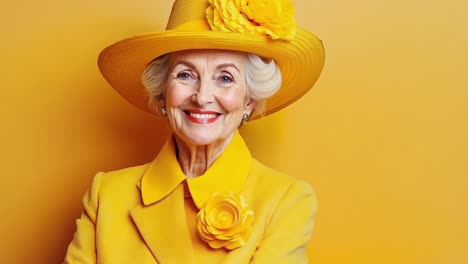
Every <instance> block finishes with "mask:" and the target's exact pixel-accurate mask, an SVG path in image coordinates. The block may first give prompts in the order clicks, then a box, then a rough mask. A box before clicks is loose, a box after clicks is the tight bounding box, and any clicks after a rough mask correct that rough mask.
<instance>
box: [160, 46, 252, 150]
mask: <svg viewBox="0 0 468 264" xmlns="http://www.w3.org/2000/svg"><path fill="white" fill-rule="evenodd" d="M246 65H247V54H245V53H241V52H233V51H221V50H189V51H179V52H175V53H171V54H170V56H169V75H168V79H167V82H166V99H165V104H166V111H167V117H168V119H169V123H170V125H171V127H172V129H173V130H174V132H175V134H176V135H177V136H178V137H180V138H181V139H182V140H183V141H184V142H185V143H186V144H189V145H208V144H212V143H215V142H220V141H224V140H226V139H227V138H229V136H231V135H232V133H233V132H234V131H235V130H236V129H237V127H238V126H239V124H240V123H241V122H242V116H243V115H244V114H245V113H247V114H249V115H250V113H251V111H252V109H253V107H254V102H253V101H252V100H250V99H249V98H248V97H247V86H246V76H245V74H246Z"/></svg>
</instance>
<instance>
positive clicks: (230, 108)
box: [218, 93, 245, 113]
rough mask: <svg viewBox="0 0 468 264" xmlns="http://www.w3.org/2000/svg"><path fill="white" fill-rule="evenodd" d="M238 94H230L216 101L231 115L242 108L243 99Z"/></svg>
mask: <svg viewBox="0 0 468 264" xmlns="http://www.w3.org/2000/svg"><path fill="white" fill-rule="evenodd" d="M244 97H245V95H244V96H243V95H242V94H240V93H231V94H228V95H224V96H222V97H221V98H219V99H218V102H219V103H220V104H221V106H222V107H223V108H224V110H226V112H228V113H231V112H234V111H236V110H238V109H239V108H243V103H244V99H243V98H244Z"/></svg>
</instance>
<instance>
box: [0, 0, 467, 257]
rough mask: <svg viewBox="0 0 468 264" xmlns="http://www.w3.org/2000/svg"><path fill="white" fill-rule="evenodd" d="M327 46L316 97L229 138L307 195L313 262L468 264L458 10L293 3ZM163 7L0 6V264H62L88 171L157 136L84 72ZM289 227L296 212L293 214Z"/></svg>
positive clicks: (118, 1)
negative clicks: (310, 191) (314, 207)
mask: <svg viewBox="0 0 468 264" xmlns="http://www.w3.org/2000/svg"><path fill="white" fill-rule="evenodd" d="M294 2H295V5H296V13H297V21H298V24H299V25H301V26H302V27H304V28H306V29H308V30H310V31H312V32H314V33H316V34H317V35H318V36H319V37H320V38H321V39H322V40H323V41H324V44H325V48H326V63H325V68H324V71H323V74H322V76H321V78H320V79H319V81H318V83H317V85H316V86H315V87H314V88H313V89H312V90H311V91H310V92H309V93H308V94H307V95H306V96H304V97H303V98H302V99H300V100H299V101H298V102H297V103H296V104H294V105H292V106H290V107H288V108H286V109H284V110H282V111H280V112H278V113H276V114H274V115H272V116H268V117H266V118H264V119H261V120H259V121H255V122H252V123H249V124H248V125H247V126H245V127H244V128H242V129H241V133H242V135H243V136H244V138H245V139H246V141H247V143H248V145H249V147H250V149H251V151H252V153H253V155H254V156H255V157H257V158H258V159H259V160H261V161H263V162H264V163H266V164H267V165H269V166H271V167H273V168H275V169H277V170H280V171H283V172H285V173H287V174H289V175H292V176H294V177H297V178H302V179H305V180H307V181H309V182H310V183H311V184H312V185H313V186H314V188H315V190H316V192H317V195H318V199H319V211H318V214H317V222H316V229H315V233H314V236H313V239H312V241H311V243H310V245H309V248H308V253H309V256H310V259H311V263H319V264H328V263H356V264H357V263H359V264H364V263H379V264H385V263H412V264H413V263H427V264H435V263H438V264H447V263H450V264H466V263H468V250H467V248H468V224H467V223H468V205H467V204H468V191H467V189H468V16H467V15H466V14H467V11H468V2H467V1H465V0H447V1H417V0H412V1H411V0H410V1H407V0H395V1H375V0H374V1H371V0H356V1H340V0H326V1H316V0H314V1H306V0H302V1H299V0H296V1H294ZM171 5H172V1H157V0H141V1H123V0H112V1H110V0H101V1H94V0H93V1H91V0H83V1H72V2H70V1H58V0H43V1H3V3H2V7H1V11H0V13H1V14H2V15H1V16H0V22H1V25H2V27H1V29H0V32H1V41H0V65H1V68H0V69H1V74H0V83H1V85H2V87H1V97H0V98H1V104H0V115H1V116H0V117H1V121H2V123H1V129H0V147H1V159H0V160H1V166H0V168H1V170H0V181H1V184H0V195H1V202H0V209H1V212H2V213H1V218H0V219H1V220H0V221H1V223H0V234H1V238H0V244H1V245H0V251H1V252H0V263H60V262H61V261H62V259H63V257H64V254H65V251H66V247H67V245H68V243H69V242H70V240H71V238H72V235H73V232H74V231H75V219H76V218H77V217H79V215H80V211H81V197H82V195H83V193H84V191H85V190H86V188H87V187H88V186H89V184H90V182H91V179H92V177H93V176H94V174H95V173H97V172H99V171H109V170H115V169H119V168H123V167H127V166H132V165H138V164H142V163H146V162H148V161H150V160H152V159H153V158H154V156H155V155H156V154H157V152H158V150H159V148H160V147H161V144H162V142H163V141H164V140H165V138H166V137H167V136H168V127H167V125H165V124H164V121H162V120H160V119H155V118H154V117H153V116H151V115H149V114H146V113H144V112H141V111H139V110H137V109H135V108H134V107H133V106H131V105H129V104H128V103H126V102H125V101H124V100H123V99H122V98H120V97H119V96H118V95H117V94H116V92H114V91H113V90H112V89H111V88H110V87H109V85H108V84H107V83H106V82H105V81H104V79H103V78H102V77H101V76H100V74H99V71H98V69H97V66H96V59H97V55H98V53H99V52H100V50H101V49H102V48H104V47H105V46H107V45H108V44H110V43H113V42H115V41H117V40H120V39H122V38H124V37H127V36H130V35H133V34H136V33H141V32H147V31H155V30H156V31H159V30H163V29H164V27H165V23H166V21H167V17H168V15H169V12H170V8H171ZM292 217H293V216H292Z"/></svg>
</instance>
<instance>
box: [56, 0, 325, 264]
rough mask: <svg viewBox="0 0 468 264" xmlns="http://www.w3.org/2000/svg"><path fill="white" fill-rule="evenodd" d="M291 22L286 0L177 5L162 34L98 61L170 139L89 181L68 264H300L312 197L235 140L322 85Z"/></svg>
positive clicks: (309, 38)
mask: <svg viewBox="0 0 468 264" xmlns="http://www.w3.org/2000/svg"><path fill="white" fill-rule="evenodd" d="M293 13H294V10H293V6H292V4H291V2H290V1H289V0H282V1H281V0H272V1H266V0H263V1H262V0H250V1H248V0H237V1H236V0H231V1H229V0H210V1H204V0H178V1H175V3H174V7H173V9H172V12H171V16H170V18H169V22H168V27H167V31H164V32H160V33H150V34H145V35H138V36H135V37H132V38H129V39H125V40H123V41H120V42H117V43H115V44H113V45H111V46H109V47H107V48H106V49H105V50H104V51H103V52H102V53H101V54H100V57H99V67H100V70H101V72H102V74H103V75H104V77H105V78H106V79H107V81H108V82H109V83H110V84H111V85H112V87H113V88H114V89H115V90H116V91H117V92H119V93H120V94H121V95H122V96H123V97H124V98H125V99H127V100H128V101H129V102H130V103H132V104H134V105H135V106H137V107H139V108H142V109H143V110H146V111H151V112H154V113H159V114H160V115H161V116H163V117H164V118H166V119H167V122H168V123H169V124H170V127H171V128H172V130H173V134H172V135H171V137H170V138H169V139H168V140H167V142H166V143H165V145H164V146H163V148H162V149H161V151H160V152H159V154H158V155H157V157H156V158H155V159H154V161H153V162H151V163H149V164H145V165H141V166H136V167H132V168H126V169H122V170H118V171H113V172H108V173H98V174H97V175H96V176H95V178H94V180H93V183H92V185H91V188H90V189H89V190H88V192H87V193H86V194H85V196H84V198H83V203H84V211H83V213H82V216H81V218H80V219H78V220H77V231H76V233H75V236H74V238H73V241H72V242H71V244H70V245H69V247H68V252H67V255H66V258H65V263H113V264H114V263H138V264H144V263H236V264H237V263H306V262H307V256H306V244H307V242H308V241H309V239H310V237H311V233H312V227H313V221H314V214H315V211H316V207H317V206H316V200H315V196H314V193H313V191H312V189H311V188H310V187H309V185H308V184H307V183H305V182H301V181H297V180H295V179H293V178H291V177H289V176H286V175H283V174H281V173H279V172H276V171H274V170H273V169H270V168H268V167H266V166H265V165H263V164H261V163H260V162H258V161H257V160H255V159H254V158H253V157H252V156H251V155H250V152H249V150H248V148H247V146H246V144H245V143H244V141H243V140H242V138H241V136H240V135H239V133H238V131H237V128H238V127H239V126H240V125H241V124H244V123H246V122H247V121H248V120H249V119H251V120H253V119H256V118H259V117H262V116H264V115H268V114H271V113H273V112H275V111H278V110H280V109H282V108H283V107H285V106H287V105H289V104H291V103H292V102H294V101H295V100H297V99H298V98H300V97H301V96H302V95H303V94H305V93H306V92H307V91H308V90H309V89H310V88H311V87H312V85H313V84H314V83H315V81H316V80H317V78H318V76H319V75H320V72H321V69H322V66H323V47H322V44H321V42H320V40H318V39H317V38H316V37H315V36H314V35H313V34H311V33H309V32H307V31H305V30H302V29H300V28H297V27H296V25H295V20H294V16H293ZM267 98H268V99H267Z"/></svg>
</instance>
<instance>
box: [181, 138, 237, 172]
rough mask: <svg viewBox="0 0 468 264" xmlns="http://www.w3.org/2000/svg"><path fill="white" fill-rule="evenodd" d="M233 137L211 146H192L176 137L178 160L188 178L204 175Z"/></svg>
mask: <svg viewBox="0 0 468 264" xmlns="http://www.w3.org/2000/svg"><path fill="white" fill-rule="evenodd" d="M232 137H233V135H231V136H229V137H228V138H226V139H223V140H219V141H216V142H214V143H212V144H209V145H191V144H187V143H186V142H184V141H183V140H182V139H181V138H179V137H178V136H177V135H174V138H175V143H176V148H177V160H178V161H179V165H180V168H181V169H182V171H183V172H184V174H185V175H186V176H187V177H188V178H194V177H197V176H200V175H203V174H204V173H205V172H206V171H207V170H208V168H209V167H210V166H211V164H213V162H214V161H215V160H216V159H217V158H218V156H219V155H220V154H221V153H222V152H223V151H224V149H225V148H226V146H227V145H228V144H229V142H230V141H231V139H232Z"/></svg>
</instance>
